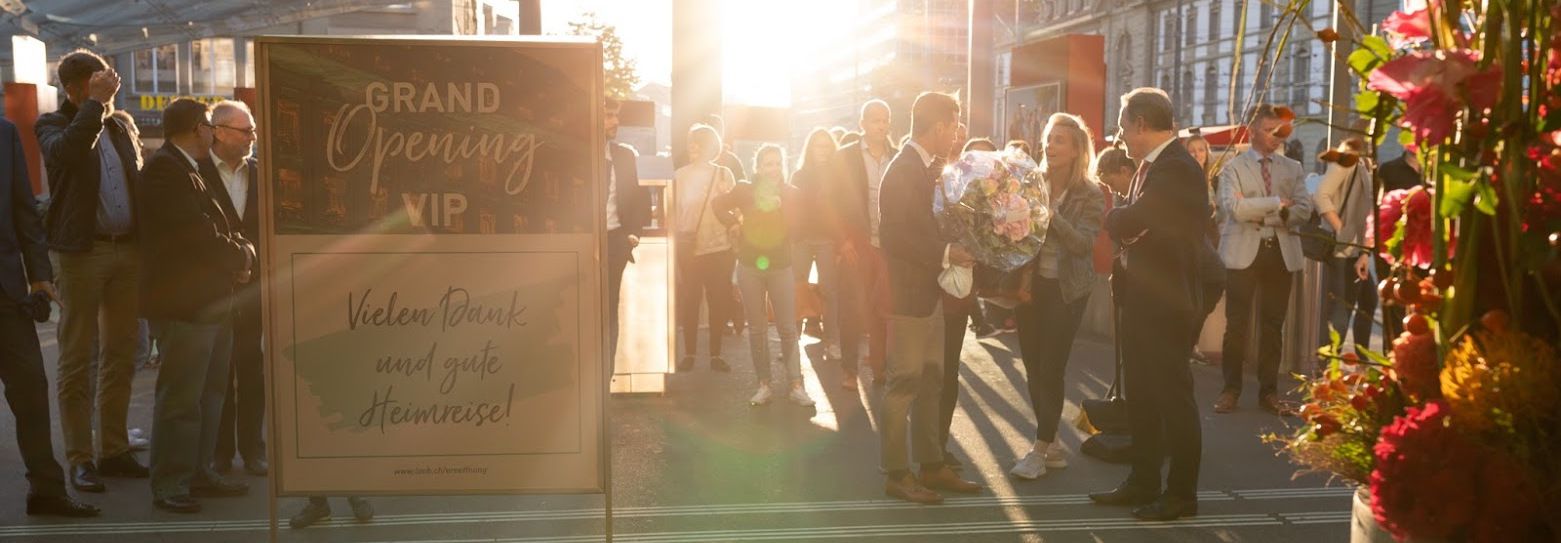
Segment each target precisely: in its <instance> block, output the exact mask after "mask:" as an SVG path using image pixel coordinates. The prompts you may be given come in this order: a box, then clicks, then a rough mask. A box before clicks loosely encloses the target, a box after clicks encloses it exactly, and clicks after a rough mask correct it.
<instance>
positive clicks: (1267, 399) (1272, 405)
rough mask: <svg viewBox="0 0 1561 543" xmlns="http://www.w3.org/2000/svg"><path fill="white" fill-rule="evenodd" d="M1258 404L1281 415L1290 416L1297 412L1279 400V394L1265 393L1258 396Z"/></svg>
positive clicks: (1270, 411) (1265, 409)
mask: <svg viewBox="0 0 1561 543" xmlns="http://www.w3.org/2000/svg"><path fill="white" fill-rule="evenodd" d="M1257 406H1258V407H1260V408H1262V409H1263V410H1264V411H1267V412H1269V413H1272V414H1274V415H1277V416H1280V417H1289V416H1293V415H1294V414H1295V410H1293V409H1290V408H1289V407H1287V406H1286V405H1285V404H1284V403H1282V402H1280V401H1279V395H1278V394H1272V393H1270V394H1264V395H1263V397H1262V398H1258V400H1257Z"/></svg>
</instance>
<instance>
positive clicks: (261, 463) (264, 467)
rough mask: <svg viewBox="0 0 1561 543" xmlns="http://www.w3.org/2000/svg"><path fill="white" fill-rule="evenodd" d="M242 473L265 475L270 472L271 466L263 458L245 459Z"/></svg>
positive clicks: (257, 475)
mask: <svg viewBox="0 0 1561 543" xmlns="http://www.w3.org/2000/svg"><path fill="white" fill-rule="evenodd" d="M244 473H248V474H250V475H253V476H255V477H265V476H266V474H267V473H271V466H270V465H269V464H266V461H265V460H258V459H257V460H245V461H244Z"/></svg>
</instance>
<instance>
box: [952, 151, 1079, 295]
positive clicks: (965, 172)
mask: <svg viewBox="0 0 1561 543" xmlns="http://www.w3.org/2000/svg"><path fill="white" fill-rule="evenodd" d="M1049 206H1050V199H1049V197H1048V194H1047V191H1046V184H1045V183H1044V182H1042V181H1041V177H1040V174H1039V173H1038V172H1037V171H1036V166H1035V162H1034V161H1032V160H1030V157H1028V156H1025V154H1024V153H1022V152H1017V151H1014V152H991V151H971V152H968V153H965V154H964V155H963V156H961V157H959V160H958V161H957V162H954V163H953V164H950V165H949V166H948V167H946V168H944V169H943V176H942V177H940V178H939V179H938V184H937V189H936V190H935V191H934V192H933V195H932V212H933V214H935V215H936V216H937V217H938V226H939V227H940V228H941V229H942V230H943V235H944V237H946V238H948V239H953V240H955V241H957V242H959V244H960V245H961V246H963V247H964V248H965V249H966V250H968V251H969V252H970V254H971V256H973V257H975V259H976V261H977V262H979V263H981V264H982V265H984V266H986V267H989V268H991V269H993V270H997V271H1001V272H1009V271H1013V270H1015V269H1018V268H1019V267H1020V266H1023V265H1025V264H1026V263H1028V262H1030V260H1031V259H1033V258H1035V255H1036V254H1038V253H1039V252H1040V250H1041V243H1043V242H1044V241H1046V227H1047V225H1048V224H1050V222H1051V214H1052V212H1051V208H1050V207H1049Z"/></svg>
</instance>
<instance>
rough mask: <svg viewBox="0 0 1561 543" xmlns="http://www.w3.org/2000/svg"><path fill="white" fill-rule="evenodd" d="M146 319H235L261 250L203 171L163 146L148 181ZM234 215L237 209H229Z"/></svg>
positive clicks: (144, 192) (143, 195)
mask: <svg viewBox="0 0 1561 543" xmlns="http://www.w3.org/2000/svg"><path fill="white" fill-rule="evenodd" d="M141 180H142V182H141V184H140V187H139V188H140V190H139V191H138V192H137V197H138V200H139V201H140V202H141V207H140V209H143V210H145V213H143V214H142V215H141V221H140V225H141V227H140V232H139V235H140V236H141V240H140V243H139V244H138V245H139V247H140V249H141V313H142V315H143V316H145V317H147V318H151V319H172V320H180V321H192V322H210V321H212V320H213V319H219V318H222V317H225V316H227V315H228V309H229V307H230V305H229V303H230V302H231V298H232V296H233V293H234V289H235V287H236V286H237V284H238V282H237V277H236V274H238V273H240V272H242V271H244V269H245V264H246V262H247V261H248V259H249V258H250V255H253V251H254V246H253V245H252V244H251V243H250V242H249V241H248V240H246V239H245V238H244V234H243V232H242V230H243V226H242V225H241V224H240V223H239V222H238V221H237V220H236V219H235V218H233V217H231V216H229V215H228V213H227V212H226V211H224V206H223V204H222V202H220V201H218V198H217V194H216V193H215V191H214V190H213V189H211V188H210V187H211V185H212V184H213V183H215V184H216V185H219V186H220V185H221V184H222V182H221V181H220V180H217V181H214V182H213V183H208V182H207V181H206V180H205V179H204V178H202V177H201V174H200V172H199V170H198V169H197V168H196V167H195V166H194V165H192V164H190V162H189V160H187V159H185V157H184V155H183V153H181V152H179V151H178V150H176V149H175V148H174V146H173V144H171V143H169V144H164V145H163V147H162V148H161V149H158V150H157V153H155V154H153V155H152V158H151V160H148V161H147V163H146V170H145V171H143V172H142V175H141ZM227 207H229V208H231V207H232V203H231V202H229V204H228V206H227Z"/></svg>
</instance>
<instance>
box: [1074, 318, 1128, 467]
mask: <svg viewBox="0 0 1561 543" xmlns="http://www.w3.org/2000/svg"><path fill="white" fill-rule="evenodd" d="M1111 321H1112V325H1113V326H1114V327H1115V328H1117V329H1118V330H1120V328H1121V326H1120V325H1121V317H1120V316H1119V315H1118V314H1117V307H1116V304H1112V307H1111ZM1113 335H1114V336H1116V340H1115V342H1114V343H1115V345H1116V375H1115V376H1114V377H1113V378H1112V380H1111V389H1110V390H1107V391H1106V397H1105V398H1100V399H1090V400H1084V404H1083V410H1082V411H1081V412H1080V414H1079V420H1078V421H1077V424H1078V426H1079V427H1080V428H1081V429H1083V430H1085V431H1086V432H1089V433H1091V434H1093V435H1091V436H1089V438H1087V439H1085V440H1084V444H1083V445H1081V446H1080V447H1079V451H1080V452H1082V453H1084V454H1086V455H1089V456H1093V457H1095V458H1099V459H1101V460H1105V461H1107V462H1110V463H1113V464H1126V463H1129V462H1131V461H1132V454H1133V436H1132V434H1131V433H1129V432H1128V420H1127V400H1125V399H1123V398H1122V335H1121V334H1120V333H1114V334H1113Z"/></svg>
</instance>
